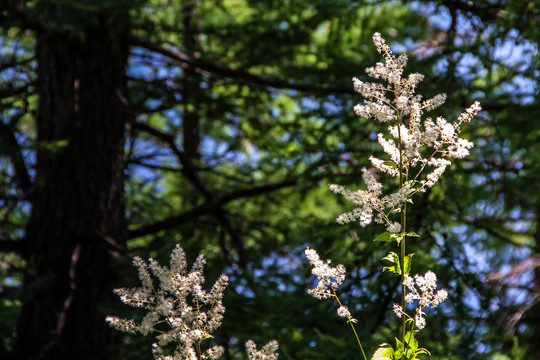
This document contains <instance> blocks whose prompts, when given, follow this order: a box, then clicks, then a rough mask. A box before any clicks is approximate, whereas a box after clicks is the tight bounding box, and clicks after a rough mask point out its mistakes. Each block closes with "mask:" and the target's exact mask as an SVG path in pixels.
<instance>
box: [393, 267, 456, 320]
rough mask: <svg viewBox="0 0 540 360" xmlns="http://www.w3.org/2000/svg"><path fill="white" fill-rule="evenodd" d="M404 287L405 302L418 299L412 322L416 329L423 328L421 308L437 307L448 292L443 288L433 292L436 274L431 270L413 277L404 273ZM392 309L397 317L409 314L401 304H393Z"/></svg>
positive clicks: (435, 284)
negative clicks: (405, 291)
mask: <svg viewBox="0 0 540 360" xmlns="http://www.w3.org/2000/svg"><path fill="white" fill-rule="evenodd" d="M405 287H406V288H407V290H408V293H407V294H406V295H405V302H406V303H407V304H411V303H413V302H414V301H418V306H417V308H416V312H415V317H414V323H415V325H416V327H417V328H418V329H423V328H424V326H426V319H425V317H424V315H425V313H424V312H423V309H425V308H427V307H429V306H431V307H433V308H435V307H437V306H438V305H439V304H440V303H442V302H443V301H444V300H446V298H447V297H448V292H446V290H444V289H441V290H439V291H437V292H435V289H436V288H437V276H436V275H435V273H434V272H432V271H428V272H426V274H425V275H424V276H421V275H418V274H416V275H415V276H414V278H413V277H411V276H409V275H408V274H406V275H405ZM393 310H394V313H395V314H396V315H397V316H398V317H401V316H402V315H406V316H409V315H407V313H406V312H405V311H404V310H403V308H402V307H401V305H398V304H394V306H393Z"/></svg>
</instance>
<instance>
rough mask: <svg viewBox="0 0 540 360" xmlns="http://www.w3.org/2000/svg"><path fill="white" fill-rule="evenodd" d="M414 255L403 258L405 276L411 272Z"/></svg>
mask: <svg viewBox="0 0 540 360" xmlns="http://www.w3.org/2000/svg"><path fill="white" fill-rule="evenodd" d="M413 255H414V253H411V254H409V255H407V256H405V261H404V266H403V267H404V268H405V274H408V273H410V272H411V264H412V257H413Z"/></svg>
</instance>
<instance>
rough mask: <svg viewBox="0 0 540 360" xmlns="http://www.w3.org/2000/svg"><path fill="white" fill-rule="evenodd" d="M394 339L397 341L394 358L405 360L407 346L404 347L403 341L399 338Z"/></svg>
mask: <svg viewBox="0 0 540 360" xmlns="http://www.w3.org/2000/svg"><path fill="white" fill-rule="evenodd" d="M394 339H396V351H395V354H394V357H395V358H396V359H401V358H403V351H404V350H405V346H404V345H403V343H402V342H401V341H399V340H398V338H394Z"/></svg>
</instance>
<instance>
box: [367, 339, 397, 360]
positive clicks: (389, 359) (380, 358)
mask: <svg viewBox="0 0 540 360" xmlns="http://www.w3.org/2000/svg"><path fill="white" fill-rule="evenodd" d="M371 360H394V349H392V346H390V344H387V343H383V344H380V345H379V348H378V349H377V350H376V351H375V352H374V353H373V356H372V357H371Z"/></svg>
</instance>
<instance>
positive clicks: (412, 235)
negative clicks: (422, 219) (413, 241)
mask: <svg viewBox="0 0 540 360" xmlns="http://www.w3.org/2000/svg"><path fill="white" fill-rule="evenodd" d="M405 235H406V236H409V237H420V235H418V234H417V233H415V232H414V231H409V232H408V233H406V234H405Z"/></svg>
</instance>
